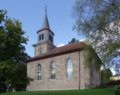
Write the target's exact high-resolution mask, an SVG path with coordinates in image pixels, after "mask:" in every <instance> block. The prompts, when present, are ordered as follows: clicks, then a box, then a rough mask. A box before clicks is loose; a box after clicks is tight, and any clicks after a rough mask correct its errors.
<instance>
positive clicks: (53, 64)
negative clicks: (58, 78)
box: [50, 61, 55, 79]
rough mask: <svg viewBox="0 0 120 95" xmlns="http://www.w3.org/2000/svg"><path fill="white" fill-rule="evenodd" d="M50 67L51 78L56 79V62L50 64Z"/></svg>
mask: <svg viewBox="0 0 120 95" xmlns="http://www.w3.org/2000/svg"><path fill="white" fill-rule="evenodd" d="M50 69H51V73H50V79H55V62H54V61H53V62H52V63H51V64H50ZM53 72H54V73H53Z"/></svg>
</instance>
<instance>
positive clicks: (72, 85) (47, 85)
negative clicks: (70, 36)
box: [27, 51, 90, 91]
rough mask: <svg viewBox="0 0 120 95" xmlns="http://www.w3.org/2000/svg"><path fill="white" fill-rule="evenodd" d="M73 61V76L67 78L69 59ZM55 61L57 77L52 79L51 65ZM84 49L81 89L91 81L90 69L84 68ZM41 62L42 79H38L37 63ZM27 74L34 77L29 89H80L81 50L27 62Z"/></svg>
mask: <svg viewBox="0 0 120 95" xmlns="http://www.w3.org/2000/svg"><path fill="white" fill-rule="evenodd" d="M69 58H71V59H72V62H73V78H67V60H68V59H69ZM53 61H54V62H55V66H56V67H55V79H50V76H51V72H50V71H51V70H50V65H51V63H52V62H53ZM83 61H84V57H83V51H81V52H80V89H85V83H90V75H89V71H90V70H89V69H85V68H84V64H83ZM38 64H41V80H37V65H38ZM27 76H28V77H30V78H33V79H34V81H33V82H30V85H28V86H27V90H29V91H30V90H69V89H79V52H74V53H69V54H64V55H60V56H55V57H51V58H47V59H42V60H38V61H34V62H28V63H27Z"/></svg>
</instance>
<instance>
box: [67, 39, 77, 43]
mask: <svg viewBox="0 0 120 95" xmlns="http://www.w3.org/2000/svg"><path fill="white" fill-rule="evenodd" d="M76 42H79V40H76V39H75V38H72V40H71V41H70V42H68V43H69V44H72V43H76Z"/></svg>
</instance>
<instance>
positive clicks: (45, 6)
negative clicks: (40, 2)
mask: <svg viewBox="0 0 120 95" xmlns="http://www.w3.org/2000/svg"><path fill="white" fill-rule="evenodd" d="M45 12H47V5H46V4H45Z"/></svg>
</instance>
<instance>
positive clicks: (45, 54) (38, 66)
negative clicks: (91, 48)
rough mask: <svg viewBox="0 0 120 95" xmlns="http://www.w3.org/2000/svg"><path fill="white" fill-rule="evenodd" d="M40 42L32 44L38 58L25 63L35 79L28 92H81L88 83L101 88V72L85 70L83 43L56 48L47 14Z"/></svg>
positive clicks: (29, 75) (28, 72)
mask: <svg viewBox="0 0 120 95" xmlns="http://www.w3.org/2000/svg"><path fill="white" fill-rule="evenodd" d="M37 39H38V41H37V44H34V45H32V46H33V47H34V57H33V58H30V59H28V60H26V61H25V62H27V76H28V77H30V78H32V79H34V81H31V82H30V84H29V85H28V86H27V89H26V90H28V91H34V90H73V89H76V90H77V89H85V88H86V86H85V85H86V84H90V86H91V88H92V87H95V86H98V85H100V83H101V73H100V72H96V71H95V70H94V69H93V68H92V66H91V67H90V68H87V69H85V68H84V61H85V59H84V56H83V53H84V50H83V49H81V45H82V44H83V42H76V43H73V44H68V45H65V46H61V47H56V46H55V45H54V40H55V39H54V33H53V32H52V31H51V29H50V26H49V22H48V18H47V12H46V11H45V17H44V21H43V25H42V28H41V29H40V30H38V31H37ZM96 56H97V55H96Z"/></svg>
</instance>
